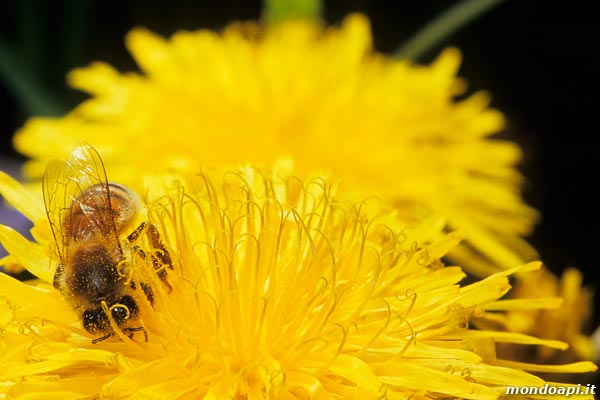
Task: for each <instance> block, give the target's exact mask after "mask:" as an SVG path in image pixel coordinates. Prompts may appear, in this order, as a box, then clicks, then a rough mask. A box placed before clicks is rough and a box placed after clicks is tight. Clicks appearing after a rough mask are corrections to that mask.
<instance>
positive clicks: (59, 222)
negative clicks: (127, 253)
mask: <svg viewBox="0 0 600 400" xmlns="http://www.w3.org/2000/svg"><path fill="white" fill-rule="evenodd" d="M94 185H97V190H96V191H95V195H93V196H92V195H88V194H86V189H88V188H90V187H92V186H94ZM42 186H43V193H44V204H45V206H46V213H47V215H48V220H49V222H50V227H51V228H52V233H53V234H54V239H55V240H56V244H57V247H58V253H59V256H60V258H61V262H62V263H63V264H65V263H67V262H68V260H66V257H67V256H68V253H67V251H66V249H67V247H68V246H69V245H70V242H71V241H72V240H74V239H73V235H72V232H69V230H70V229H73V228H72V227H69V226H68V224H67V217H68V215H69V213H71V212H72V211H73V210H78V207H79V210H81V212H80V213H79V214H78V218H82V219H84V221H83V224H82V225H85V226H87V227H88V229H91V230H96V232H103V233H105V234H104V236H103V239H104V240H107V241H110V242H111V243H110V244H111V245H113V246H117V247H118V248H120V245H119V239H118V236H117V233H116V228H115V225H114V220H113V218H112V216H111V214H110V212H107V211H109V210H111V207H110V191H109V186H108V180H107V177H106V171H105V169H104V164H103V162H102V159H101V158H100V155H99V154H98V152H97V151H96V150H95V149H94V148H93V147H91V146H90V145H88V144H81V145H79V146H78V147H76V148H75V150H73V152H71V154H70V156H69V158H68V159H67V160H66V161H62V160H54V161H51V162H50V163H49V164H48V166H47V167H46V172H45V174H44V178H43V181H42ZM80 222H81V221H80Z"/></svg>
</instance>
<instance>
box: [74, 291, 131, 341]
mask: <svg viewBox="0 0 600 400" xmlns="http://www.w3.org/2000/svg"><path fill="white" fill-rule="evenodd" d="M109 310H110V315H111V317H112V319H113V320H114V321H115V322H116V323H117V325H118V326H122V325H124V324H125V322H127V321H129V320H131V319H132V318H134V317H136V316H137V314H138V306H137V303H136V302H135V300H134V299H133V298H132V297H131V296H128V295H125V296H123V297H121V298H120V299H117V301H115V302H114V303H113V304H112V305H111V306H109ZM81 319H82V322H83V327H84V328H85V330H86V331H88V332H89V333H99V332H106V331H109V330H110V322H109V320H108V316H107V315H106V313H105V312H104V310H103V309H102V308H94V309H91V310H85V311H84V312H83V314H82V316H81Z"/></svg>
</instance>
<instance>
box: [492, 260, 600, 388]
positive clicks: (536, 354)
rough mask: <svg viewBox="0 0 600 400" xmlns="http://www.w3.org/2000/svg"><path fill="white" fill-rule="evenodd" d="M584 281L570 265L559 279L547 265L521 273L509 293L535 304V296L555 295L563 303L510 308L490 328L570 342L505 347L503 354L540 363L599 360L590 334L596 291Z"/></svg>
mask: <svg viewBox="0 0 600 400" xmlns="http://www.w3.org/2000/svg"><path fill="white" fill-rule="evenodd" d="M582 281H583V277H582V275H581V272H580V271H579V270H577V269H575V268H568V269H567V270H566V271H565V272H564V273H563V275H562V276H561V277H560V278H559V277H557V276H555V275H554V274H553V273H552V272H550V271H549V270H547V269H545V268H542V269H540V270H538V271H532V272H528V273H525V274H519V275H518V277H517V279H516V280H515V283H514V287H513V289H512V290H511V292H510V297H511V298H513V299H516V301H521V302H522V301H529V302H531V303H532V304H534V303H535V301H536V300H535V299H540V298H551V297H556V298H560V299H561V303H560V306H559V307H557V308H551V309H539V308H538V309H531V310H526V309H519V310H514V311H510V312H507V313H506V314H505V315H503V317H502V318H500V319H495V320H494V325H493V326H489V325H488V328H490V329H503V330H506V331H510V332H520V333H525V334H528V335H533V336H536V337H541V338H544V339H552V340H560V341H563V342H566V343H568V344H569V349H568V350H567V351H555V350H553V349H550V348H537V349H531V348H529V349H528V348H524V347H522V346H502V349H501V353H500V354H503V355H504V356H506V357H509V358H513V359H521V360H528V361H531V362H537V363H541V364H544V363H551V364H555V363H569V362H573V361H578V360H597V359H598V356H599V355H598V350H597V349H596V348H595V347H594V345H593V341H592V338H591V337H590V336H589V334H590V333H591V326H590V322H591V320H592V314H593V293H592V292H591V290H590V289H589V288H586V287H582ZM511 301H515V300H511ZM588 378H589V376H588ZM571 379H572V378H571Z"/></svg>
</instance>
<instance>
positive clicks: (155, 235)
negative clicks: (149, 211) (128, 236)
mask: <svg viewBox="0 0 600 400" xmlns="http://www.w3.org/2000/svg"><path fill="white" fill-rule="evenodd" d="M146 234H147V235H148V239H149V240H150V243H151V244H152V247H153V248H155V249H156V250H157V251H156V252H155V253H154V256H155V257H157V258H158V259H159V261H160V263H161V264H162V265H164V266H167V267H168V268H169V269H173V262H172V261H171V254H169V251H168V250H167V249H166V248H165V245H164V244H163V242H162V239H161V238H160V233H159V232H158V229H156V227H155V226H154V225H152V224H150V223H149V224H148V227H147V230H146Z"/></svg>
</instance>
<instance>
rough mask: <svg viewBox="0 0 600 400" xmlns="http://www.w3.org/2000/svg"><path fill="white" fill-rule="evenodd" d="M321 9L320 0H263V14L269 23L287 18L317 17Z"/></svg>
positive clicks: (310, 18) (276, 22)
mask: <svg viewBox="0 0 600 400" xmlns="http://www.w3.org/2000/svg"><path fill="white" fill-rule="evenodd" d="M322 10H323V5H322V4H321V1H320V0H263V16H264V17H265V20H266V21H267V23H268V24H269V25H276V24H278V23H280V22H282V21H285V20H287V19H304V20H313V19H319V18H320V17H321V12H322Z"/></svg>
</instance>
